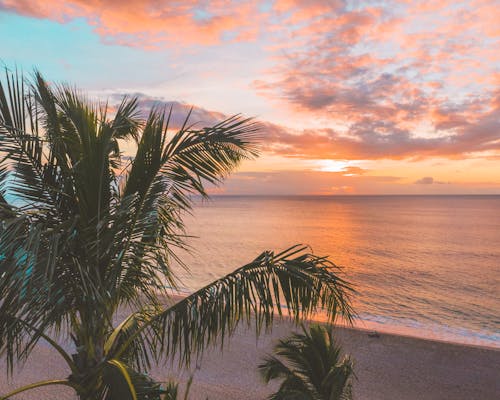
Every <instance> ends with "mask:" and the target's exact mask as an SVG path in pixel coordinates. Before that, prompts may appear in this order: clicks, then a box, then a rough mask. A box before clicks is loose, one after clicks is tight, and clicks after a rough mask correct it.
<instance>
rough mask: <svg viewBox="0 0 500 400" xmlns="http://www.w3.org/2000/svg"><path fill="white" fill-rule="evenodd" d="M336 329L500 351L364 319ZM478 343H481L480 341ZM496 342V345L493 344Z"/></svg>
mask: <svg viewBox="0 0 500 400" xmlns="http://www.w3.org/2000/svg"><path fill="white" fill-rule="evenodd" d="M187 296H189V293H188V292H182V293H178V292H177V294H172V295H171V296H170V297H169V298H168V299H167V300H166V302H167V301H169V300H175V301H176V302H177V301H180V300H182V299H184V298H185V297H187ZM276 321H277V322H280V320H279V319H277V320H276ZM283 321H285V322H286V318H285V319H283ZM310 322H319V323H325V322H326V317H324V316H322V314H321V313H320V314H316V315H314V316H313V317H312V318H311V319H310ZM334 326H335V327H336V328H337V327H339V328H345V329H358V330H360V331H366V332H370V331H376V332H378V333H380V334H384V335H394V336H403V337H408V338H412V339H421V340H428V341H433V342H439V343H445V344H452V345H453V344H456V345H460V346H469V347H475V348H480V349H488V350H496V351H500V342H498V343H496V342H494V341H492V340H484V343H472V342H467V341H460V340H452V338H446V334H445V333H443V334H442V336H441V335H439V334H437V333H434V334H432V333H431V332H433V331H431V330H427V331H425V330H424V331H422V332H424V335H419V334H417V331H419V329H418V328H416V327H415V328H411V327H407V326H404V325H390V324H382V323H378V322H374V321H370V320H364V319H362V318H356V319H355V320H354V321H353V325H352V326H349V325H347V324H345V323H344V322H341V321H339V322H336V323H335V325H334ZM426 332H427V333H428V335H425V333H426ZM478 342H481V340H480V339H479V340H478ZM491 342H494V343H495V344H493V343H491Z"/></svg>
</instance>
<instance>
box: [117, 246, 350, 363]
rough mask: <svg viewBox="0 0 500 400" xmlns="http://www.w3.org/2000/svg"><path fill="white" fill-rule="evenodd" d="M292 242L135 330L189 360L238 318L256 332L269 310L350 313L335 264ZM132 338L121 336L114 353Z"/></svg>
mask: <svg viewBox="0 0 500 400" xmlns="http://www.w3.org/2000/svg"><path fill="white" fill-rule="evenodd" d="M305 250H306V247H303V246H294V247H292V248H290V249H288V250H286V251H284V252H281V253H279V254H275V253H273V252H271V251H267V252H264V253H262V254H261V255H260V256H259V257H257V258H256V259H255V260H254V261H253V262H251V263H249V264H247V265H245V266H243V267H241V268H239V269H237V270H236V271H234V272H233V273H230V274H228V275H226V276H225V277H223V278H221V279H219V280H217V281H215V282H214V283H212V284H210V285H208V286H206V287H204V288H202V289H200V290H198V291H197V292H195V293H193V294H192V295H190V296H188V297H186V298H184V299H183V300H181V301H180V302H178V303H177V304H175V305H173V306H172V307H170V308H168V309H166V310H165V311H163V312H161V313H159V314H157V315H156V316H153V317H151V319H150V320H149V321H147V322H146V323H145V324H144V327H143V328H142V329H141V330H146V329H148V330H150V331H151V332H152V335H153V336H156V337H157V338H158V341H159V343H158V346H159V348H155V350H156V351H157V352H158V351H159V352H160V353H162V354H167V355H168V356H169V357H172V356H174V355H175V354H179V357H180V362H182V363H187V364H188V363H189V362H190V358H191V355H193V354H194V355H200V354H201V353H202V352H203V351H204V349H205V348H206V347H207V346H209V345H210V344H213V343H214V342H215V341H216V340H217V339H220V340H221V343H224V338H225V337H226V336H228V335H231V334H232V333H233V332H234V330H235V329H236V327H237V325H238V324H239V323H240V322H241V321H244V322H246V323H247V324H251V323H252V322H254V323H255V328H256V332H257V334H259V333H260V332H261V330H262V328H269V327H270V326H271V325H272V322H273V320H274V317H275V314H277V315H278V316H280V317H285V316H286V317H290V318H292V320H293V321H295V322H298V321H299V320H301V319H304V318H308V317H310V316H311V315H313V314H314V313H315V312H319V311H324V312H326V315H327V317H328V318H329V320H331V321H333V320H335V319H336V317H338V316H340V315H342V316H343V317H344V318H346V319H347V321H350V320H351V319H352V318H353V312H352V308H351V305H350V297H349V296H350V294H351V292H352V288H351V286H350V285H349V284H348V283H347V282H346V281H345V280H343V279H342V278H341V277H340V274H339V268H338V267H336V266H335V265H334V264H333V263H332V262H330V261H329V260H328V259H327V258H325V257H317V256H315V255H312V254H309V253H306V252H305ZM132 341H133V337H132V338H130V339H129V341H127V342H126V343H125V344H124V346H123V347H122V349H121V350H119V351H118V354H120V353H121V352H124V351H125V349H126V348H127V346H129V345H130V344H131V343H132Z"/></svg>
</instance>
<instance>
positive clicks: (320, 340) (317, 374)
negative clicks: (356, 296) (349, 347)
mask: <svg viewBox="0 0 500 400" xmlns="http://www.w3.org/2000/svg"><path fill="white" fill-rule="evenodd" d="M302 329H303V333H294V334H293V335H292V336H290V337H289V338H287V339H284V340H280V341H279V343H278V344H277V345H276V347H275V348H274V353H275V355H276V356H267V357H266V358H265V360H264V362H263V363H262V364H260V365H259V367H258V368H259V372H260V374H261V376H262V377H263V378H264V381H265V382H266V383H269V381H271V380H275V379H279V380H281V381H282V382H281V385H280V387H279V389H278V391H277V392H276V393H274V394H272V395H271V396H270V397H269V399H270V400H285V399H286V400H348V399H351V398H352V396H351V380H352V377H353V376H354V374H353V361H352V360H351V358H350V357H347V356H346V357H343V358H341V349H340V347H339V346H338V345H336V344H335V338H334V337H333V333H332V330H331V329H326V328H325V327H324V326H321V325H311V327H310V328H309V330H307V329H306V328H304V327H303V328H302Z"/></svg>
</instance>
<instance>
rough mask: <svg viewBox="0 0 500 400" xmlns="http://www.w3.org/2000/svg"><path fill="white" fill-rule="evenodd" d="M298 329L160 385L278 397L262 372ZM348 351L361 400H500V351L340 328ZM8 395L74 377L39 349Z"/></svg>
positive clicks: (35, 394) (47, 391) (66, 394)
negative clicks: (279, 341) (173, 382)
mask: <svg viewBox="0 0 500 400" xmlns="http://www.w3.org/2000/svg"><path fill="white" fill-rule="evenodd" d="M292 329H294V328H293V327H292V326H291V325H290V324H289V323H287V322H276V323H275V326H274V328H273V332H272V334H268V335H264V336H261V337H260V338H259V340H258V341H257V340H256V338H255V335H254V333H253V331H251V330H246V329H240V330H239V331H237V332H236V334H235V336H234V337H233V338H232V339H231V340H230V341H228V342H227V345H226V347H225V348H224V350H223V351H221V350H220V348H215V349H213V350H210V351H209V352H207V353H206V354H205V356H204V357H203V360H201V362H200V363H199V364H198V365H197V366H196V365H193V366H192V371H180V372H177V373H173V372H172V368H171V367H169V366H167V367H157V368H154V369H153V371H151V375H152V376H154V377H155V378H157V379H160V380H166V379H168V377H169V376H175V377H176V378H178V379H179V380H180V381H181V382H184V383H185V382H186V381H187V379H188V378H189V376H190V375H191V374H194V380H193V385H192V388H191V396H190V399H191V400H197V399H200V400H202V399H203V400H204V399H206V398H207V397H208V399H212V400H215V399H228V400H232V399H234V400H237V399H241V400H245V399H248V400H250V399H264V398H266V397H267V396H268V395H269V394H270V393H271V391H272V389H273V387H272V386H265V385H264V384H263V383H262V381H261V380H260V378H259V375H258V373H257V370H256V366H257V364H258V363H259V362H260V360H261V358H262V357H263V356H264V355H265V354H266V353H267V352H269V351H270V350H271V349H272V346H273V343H275V341H276V340H277V339H278V338H280V337H284V336H286V335H287V334H288V333H289V332H290V331H291V330H292ZM337 337H338V339H339V340H340V341H341V342H342V343H343V345H344V350H345V352H346V353H349V354H351V355H352V356H353V358H354V359H355V362H356V364H355V372H356V375H357V380H356V381H355V383H354V398H355V399H357V400H391V399H408V400H420V399H421V400H434V399H435V400H438V399H439V400H447V399H450V400H462V399H463V400H472V399H478V400H494V399H495V400H496V399H499V398H500V349H492V348H486V347H475V346H466V345H460V344H453V343H446V342H438V341H432V340H424V339H418V338H413V337H407V336H399V335H392V334H384V333H380V336H379V337H370V336H368V332H367V331H364V330H360V329H350V328H349V329H348V328H337ZM0 372H1V373H0V394H4V393H5V392H7V391H9V389H12V388H14V387H17V386H19V385H21V384H27V383H30V382H33V381H38V380H43V379H48V378H63V377H65V376H67V375H68V371H67V370H66V369H65V366H64V363H63V362H61V360H60V358H59V356H58V355H57V354H54V352H53V351H52V350H51V349H50V348H49V347H48V346H47V345H44V344H39V345H38V346H37V348H36V349H35V351H34V353H33V355H32V358H31V360H30V361H28V363H27V364H26V365H25V366H24V368H23V369H21V370H19V371H16V372H15V373H14V376H13V378H12V379H9V380H8V381H7V378H6V374H5V363H4V361H0ZM74 398H75V396H74V394H73V393H72V391H71V390H70V389H68V388H65V387H56V388H55V389H54V388H42V389H38V390H35V391H31V392H26V393H23V394H19V395H17V396H16V397H12V399H20V400H23V399H25V400H28V399H29V400H31V399H33V400H34V399H37V400H44V399H46V400H49V399H50V400H52V399H58V400H59V399H74Z"/></svg>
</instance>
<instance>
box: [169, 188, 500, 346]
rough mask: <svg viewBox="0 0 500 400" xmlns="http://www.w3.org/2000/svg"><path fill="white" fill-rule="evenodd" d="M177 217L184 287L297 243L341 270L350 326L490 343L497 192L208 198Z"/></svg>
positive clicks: (496, 324) (498, 248) (499, 223)
mask: <svg viewBox="0 0 500 400" xmlns="http://www.w3.org/2000/svg"><path fill="white" fill-rule="evenodd" d="M185 222H186V226H187V233H188V234H190V235H193V236H195V237H196V238H193V239H190V244H191V245H192V247H193V248H194V249H195V250H194V253H193V254H192V255H187V256H186V255H184V260H185V261H186V263H187V264H188V266H189V268H190V271H189V273H187V272H184V271H178V275H179V277H180V278H181V280H182V283H183V290H185V291H187V292H191V291H193V290H195V289H197V288H200V287H202V286H204V285H205V284H207V283H209V282H210V281H213V280H215V279H217V278H219V277H221V276H223V275H225V274H226V273H228V272H230V271H232V270H234V269H235V268H237V267H239V266H241V265H244V264H245V263H247V262H249V261H251V260H252V259H253V258H255V257H256V256H257V255H258V254H260V253H261V252H262V251H263V250H268V249H269V250H277V251H278V250H283V249H286V248H288V247H290V246H292V245H294V244H297V243H302V244H307V245H309V246H310V247H311V249H312V251H313V252H314V253H315V254H317V255H328V256H329V257H330V259H331V261H333V262H334V263H335V264H337V265H340V266H342V267H343V268H344V273H345V277H346V278H347V279H348V280H349V281H350V282H351V283H352V284H353V285H354V287H355V289H356V291H357V293H356V295H355V297H354V302H353V303H354V308H355V311H356V312H357V314H358V317H359V318H358V320H357V322H356V325H357V326H359V327H364V328H368V329H376V330H379V331H385V332H392V333H398V334H409V335H412V336H417V337H424V338H431V339H439V340H447V341H451V342H459V343H467V344H475V345H486V346H494V347H500V196H337V197H317V196H310V197H309V196H290V197H284V196H279V197H273V196H269V197H267V196H266V197H264V196H262V197H260V196H259V197H257V196H217V197H213V198H212V199H211V200H210V201H208V202H207V201H205V202H202V201H198V202H197V203H196V206H195V208H194V212H193V215H192V216H188V217H186V219H185Z"/></svg>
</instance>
